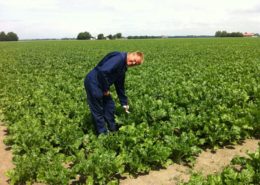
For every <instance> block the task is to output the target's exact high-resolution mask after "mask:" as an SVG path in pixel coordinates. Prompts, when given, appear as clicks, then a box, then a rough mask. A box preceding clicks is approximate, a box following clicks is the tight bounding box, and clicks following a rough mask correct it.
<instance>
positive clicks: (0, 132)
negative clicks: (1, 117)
mask: <svg viewBox="0 0 260 185" xmlns="http://www.w3.org/2000/svg"><path fill="white" fill-rule="evenodd" d="M6 134H7V129H6V126H4V125H3V124H2V123H1V122H0V184H1V185H7V184H8V177H7V176H6V174H5V173H6V172H7V171H8V170H10V169H12V168H14V165H13V163H12V158H13V156H12V151H11V149H10V147H8V146H6V145H5V144H4V142H3V140H4V137H5V135H6Z"/></svg>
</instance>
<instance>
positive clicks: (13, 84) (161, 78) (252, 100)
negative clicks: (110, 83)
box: [0, 38, 260, 184]
mask: <svg viewBox="0 0 260 185" xmlns="http://www.w3.org/2000/svg"><path fill="white" fill-rule="evenodd" d="M259 48H260V42H259V40H258V39H245V38H243V39H172V40H171V39H166V40H146V41H143V40H131V41H100V42H99V41H48V42H43V41H42V42H19V43H0V68H1V73H0V79H1V81H0V85H1V88H0V100H1V101H0V111H1V115H2V120H3V121H4V122H6V123H8V130H9V136H8V138H7V140H6V143H7V144H10V145H12V151H13V153H14V156H15V157H14V159H13V160H14V164H15V165H16V168H15V169H14V170H13V171H11V172H10V173H9V176H10V178H11V180H12V182H13V183H25V182H35V181H36V182H43V183H46V184H68V183H71V181H73V180H74V181H75V179H76V176H77V175H80V176H81V179H83V181H85V180H86V179H87V182H88V183H91V182H93V183H98V184H106V183H108V182H110V183H115V184H116V183H118V179H119V178H120V176H122V175H123V174H125V173H130V174H133V175H136V174H138V173H144V172H148V171H149V170H151V169H153V168H158V167H163V166H167V165H168V164H169V163H171V162H173V161H174V162H178V161H188V162H190V161H192V160H193V158H194V156H195V155H196V154H198V153H199V152H200V150H201V148H205V147H212V148H215V149H216V148H218V147H219V146H222V145H225V144H226V143H235V142H237V141H239V140H241V139H244V138H246V137H251V136H259V133H260V117H259V115H260V76H259V74H260V49H259ZM113 50H119V51H135V50H140V51H143V52H144V53H145V63H144V64H143V65H141V66H138V67H136V68H131V69H129V70H128V72H127V78H126V91H127V95H128V97H129V101H130V111H131V114H129V115H126V114H124V113H123V111H122V109H121V108H120V107H119V103H118V100H117V97H116V94H115V93H113V94H112V96H113V98H114V99H116V103H117V107H118V108H117V110H116V120H117V122H118V123H119V124H120V125H121V128H120V130H119V131H118V132H116V133H112V134H109V135H107V136H102V135H101V136H100V137H97V136H95V135H94V132H93V124H92V120H91V117H90V112H89V109H88V107H87V104H86V95H85V91H84V88H83V79H84V77H85V75H86V74H87V73H88V71H90V70H91V69H92V68H93V67H94V66H95V65H96V64H97V62H98V61H99V60H100V59H101V58H102V57H103V56H104V55H105V54H106V53H108V52H110V51H113ZM113 92H115V91H113Z"/></svg>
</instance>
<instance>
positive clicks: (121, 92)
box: [115, 74, 128, 106]
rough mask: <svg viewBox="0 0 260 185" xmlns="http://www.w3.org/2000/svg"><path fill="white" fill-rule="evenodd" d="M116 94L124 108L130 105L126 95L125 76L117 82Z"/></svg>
mask: <svg viewBox="0 0 260 185" xmlns="http://www.w3.org/2000/svg"><path fill="white" fill-rule="evenodd" d="M115 88H116V93H117V95H118V98H119V101H120V103H121V105H122V106H124V105H128V103H127V96H126V95H125V74H124V75H122V76H121V77H120V78H119V79H118V80H117V81H116V82H115Z"/></svg>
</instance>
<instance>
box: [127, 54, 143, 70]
mask: <svg viewBox="0 0 260 185" xmlns="http://www.w3.org/2000/svg"><path fill="white" fill-rule="evenodd" d="M126 63H127V66H128V67H131V66H136V65H140V64H141V63H142V59H141V57H140V56H139V55H137V54H136V53H129V54H128V55H127V61H126Z"/></svg>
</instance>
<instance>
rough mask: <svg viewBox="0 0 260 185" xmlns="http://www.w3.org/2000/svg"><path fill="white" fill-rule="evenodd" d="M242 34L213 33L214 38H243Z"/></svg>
mask: <svg viewBox="0 0 260 185" xmlns="http://www.w3.org/2000/svg"><path fill="white" fill-rule="evenodd" d="M243 36H244V35H243V33H241V32H231V33H228V32H227V31H217V32H216V33H215V37H243Z"/></svg>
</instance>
